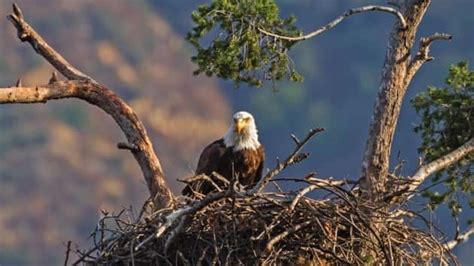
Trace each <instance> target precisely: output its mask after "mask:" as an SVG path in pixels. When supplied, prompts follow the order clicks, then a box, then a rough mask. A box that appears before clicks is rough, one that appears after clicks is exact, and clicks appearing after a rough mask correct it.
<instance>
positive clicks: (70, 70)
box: [7, 4, 97, 83]
mask: <svg viewBox="0 0 474 266" xmlns="http://www.w3.org/2000/svg"><path fill="white" fill-rule="evenodd" d="M7 18H8V19H9V20H10V21H11V23H12V24H13V26H15V28H16V29H17V35H18V38H19V39H20V41H22V42H25V41H26V42H28V43H30V44H31V47H33V49H34V50H35V51H36V52H37V53H38V54H40V55H41V56H42V57H43V58H44V59H46V60H47V61H48V62H49V63H50V64H51V65H52V66H53V67H54V68H56V69H57V70H58V71H59V72H60V73H61V74H63V75H64V76H65V77H66V78H68V79H70V80H90V81H92V82H94V83H97V82H96V81H94V80H93V79H92V78H91V77H89V76H87V75H86V74H84V73H82V72H81V71H80V70H78V69H77V68H75V67H74V66H72V65H71V64H70V63H69V62H68V61H67V60H66V59H64V57H62V56H61V55H60V54H59V53H58V52H56V51H55V50H54V49H53V48H52V47H51V46H49V45H48V43H46V41H45V40H44V39H43V38H42V37H41V35H39V34H38V33H37V32H36V31H35V30H34V29H33V27H31V26H30V25H29V24H28V23H27V22H26V21H25V19H24V17H23V13H22V12H21V9H20V8H19V7H18V5H17V4H13V13H12V14H10V15H8V16H7Z"/></svg>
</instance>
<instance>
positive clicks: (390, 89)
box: [361, 0, 430, 200]
mask: <svg viewBox="0 0 474 266" xmlns="http://www.w3.org/2000/svg"><path fill="white" fill-rule="evenodd" d="M429 4H430V0H412V1H407V2H406V3H404V4H401V11H402V12H403V15H404V17H405V19H406V22H407V26H406V28H403V27H402V26H401V24H400V22H399V21H397V22H395V25H394V27H393V30H392V33H391V34H390V39H389V44H388V49H387V53H386V55H385V62H384V66H383V69H382V78H381V81H380V87H379V92H378V95H377V100H376V102H375V108H374V115H373V117H372V121H371V123H370V127H369V136H368V139H367V143H366V148H365V154H364V159H363V163H362V180H361V187H362V189H363V191H364V193H366V194H367V195H368V196H369V198H370V199H373V200H376V199H377V198H380V197H381V196H383V194H384V192H385V191H386V184H387V180H388V178H387V174H388V171H389V161H390V153H391V147H392V142H393V136H394V133H395V128H396V125H397V121H398V117H399V115H400V107H401V105H402V101H403V98H404V96H405V92H406V89H407V87H408V85H409V83H410V81H411V77H412V76H409V75H407V73H408V71H407V70H408V66H409V63H410V50H411V49H412V47H413V44H414V41H415V36H416V32H417V29H418V25H419V23H420V22H421V20H422V18H423V16H424V14H425V11H426V10H427V8H428V6H429Z"/></svg>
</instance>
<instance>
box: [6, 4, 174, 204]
mask: <svg viewBox="0 0 474 266" xmlns="http://www.w3.org/2000/svg"><path fill="white" fill-rule="evenodd" d="M8 18H9V20H10V21H11V22H12V24H13V25H14V26H15V28H16V29H17V31H18V38H19V39H20V40H21V41H22V42H25V41H26V42H28V43H30V44H31V46H32V47H33V49H34V50H35V51H36V52H37V53H38V54H40V55H41V56H42V57H44V58H45V59H46V60H47V61H48V62H50V63H51V65H53V66H54V67H55V68H56V70H58V71H59V72H60V73H61V74H63V75H64V76H65V77H67V78H68V79H69V80H70V81H66V82H64V81H63V82H58V81H57V77H56V75H55V74H53V77H51V80H50V84H48V85H45V86H39V87H21V82H18V83H17V87H11V88H0V104H16V103H45V102H47V101H48V100H57V99H63V98H78V99H82V100H85V101H87V102H88V103H90V104H93V105H96V106H98V107H99V108H101V109H102V110H104V111H105V112H106V113H107V114H109V115H110V116H112V117H113V119H114V120H115V122H116V123H117V124H118V125H119V126H120V128H121V129H122V131H123V133H124V134H125V136H126V138H127V143H119V145H118V148H121V149H128V150H130V151H131V152H132V154H133V156H134V157H135V159H136V161H137V162H138V164H139V165H140V168H141V170H142V172H143V176H144V178H145V181H146V184H147V186H148V190H149V191H150V195H151V197H152V199H153V202H154V205H155V208H157V209H161V208H165V207H169V206H170V205H172V204H173V194H172V192H171V190H170V188H169V186H168V184H167V182H166V180H165V176H164V174H163V170H162V168H161V164H160V161H159V159H158V157H157V156H156V154H155V151H154V149H153V145H152V143H151V141H150V139H149V138H148V135H147V132H146V129H145V127H144V126H143V123H142V122H141V121H140V119H139V118H138V116H137V114H136V113H135V112H134V111H133V109H132V108H131V107H130V106H129V105H127V104H126V103H125V101H123V100H122V99H121V98H120V97H119V96H118V95H116V94H115V93H114V92H113V91H111V90H110V89H108V88H106V87H104V86H102V85H101V84H99V83H97V82H96V81H95V80H93V79H92V78H91V77H89V76H88V75H86V74H84V73H82V72H81V71H80V70H78V69H77V68H75V67H73V66H72V65H71V64H70V63H69V62H67V61H66V59H64V58H63V57H62V56H61V55H60V54H59V53H58V52H56V51H55V50H54V49H53V48H52V47H51V46H49V45H48V43H46V41H45V40H44V39H43V38H42V37H41V36H40V35H39V34H38V33H37V32H36V31H35V30H34V29H33V28H32V27H31V26H30V25H29V24H28V23H27V22H26V21H25V20H24V18H23V14H22V12H21V10H20V9H19V8H18V6H17V5H16V4H14V5H13V14H10V15H9V16H8Z"/></svg>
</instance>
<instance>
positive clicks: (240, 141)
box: [182, 111, 265, 196]
mask: <svg viewBox="0 0 474 266" xmlns="http://www.w3.org/2000/svg"><path fill="white" fill-rule="evenodd" d="M264 160H265V152H264V148H263V146H262V145H261V144H260V142H259V141H258V134H257V126H256V125H255V120H254V118H253V116H252V115H251V114H250V113H248V112H243V111H241V112H237V113H235V114H234V116H233V120H232V123H231V125H230V127H229V129H228V130H227V132H226V133H225V135H224V137H223V138H221V139H218V140H216V141H214V142H212V143H211V144H209V145H208V146H207V147H206V148H204V150H203V151H202V153H201V156H200V157H199V161H198V165H197V168H196V172H195V174H196V176H197V175H202V174H205V175H206V176H208V177H209V178H211V179H212V180H213V181H214V183H215V184H217V185H218V186H219V187H221V186H223V182H222V181H220V180H219V179H218V178H216V177H215V176H213V174H212V173H213V172H215V173H217V174H219V175H220V176H222V177H224V178H225V179H227V180H228V181H230V180H231V179H232V178H233V177H234V178H237V180H238V182H239V184H241V185H243V186H244V188H246V189H249V188H252V187H254V186H255V185H256V184H257V182H258V181H259V180H260V178H261V177H262V171H263V163H264ZM215 190H216V189H215V186H214V185H212V184H211V183H210V182H209V181H202V180H201V181H199V182H194V183H191V184H189V185H188V186H186V187H185V188H184V189H183V192H182V194H183V195H186V196H192V195H193V194H194V193H195V192H198V193H200V194H204V195H206V194H208V193H210V192H213V191H215Z"/></svg>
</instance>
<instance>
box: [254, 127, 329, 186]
mask: <svg viewBox="0 0 474 266" xmlns="http://www.w3.org/2000/svg"><path fill="white" fill-rule="evenodd" d="M321 131H324V128H315V129H311V130H310V131H309V133H308V135H306V137H305V138H304V139H303V140H302V141H299V140H298V139H297V138H296V137H294V135H292V137H291V138H292V139H293V140H294V141H295V143H296V147H295V149H294V150H293V152H292V153H291V154H290V155H289V156H288V158H286V160H285V161H284V162H283V163H281V162H277V165H276V166H275V167H274V168H273V169H272V170H271V171H270V172H268V173H267V174H266V175H265V176H264V177H263V178H262V180H260V182H259V183H258V185H257V186H255V187H254V188H253V189H252V190H251V191H249V193H254V192H257V193H258V192H262V190H263V188H265V186H266V185H267V184H268V182H270V180H271V179H272V178H273V177H274V176H276V175H277V174H278V173H280V172H281V171H283V170H284V169H285V168H287V167H288V166H290V165H292V164H294V163H297V162H300V161H302V160H304V159H305V158H306V157H307V156H305V155H304V154H302V153H300V152H301V150H302V149H303V147H304V145H306V144H307V143H308V141H309V140H310V139H311V138H313V137H314V136H315V135H316V134H317V133H319V132H321Z"/></svg>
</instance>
